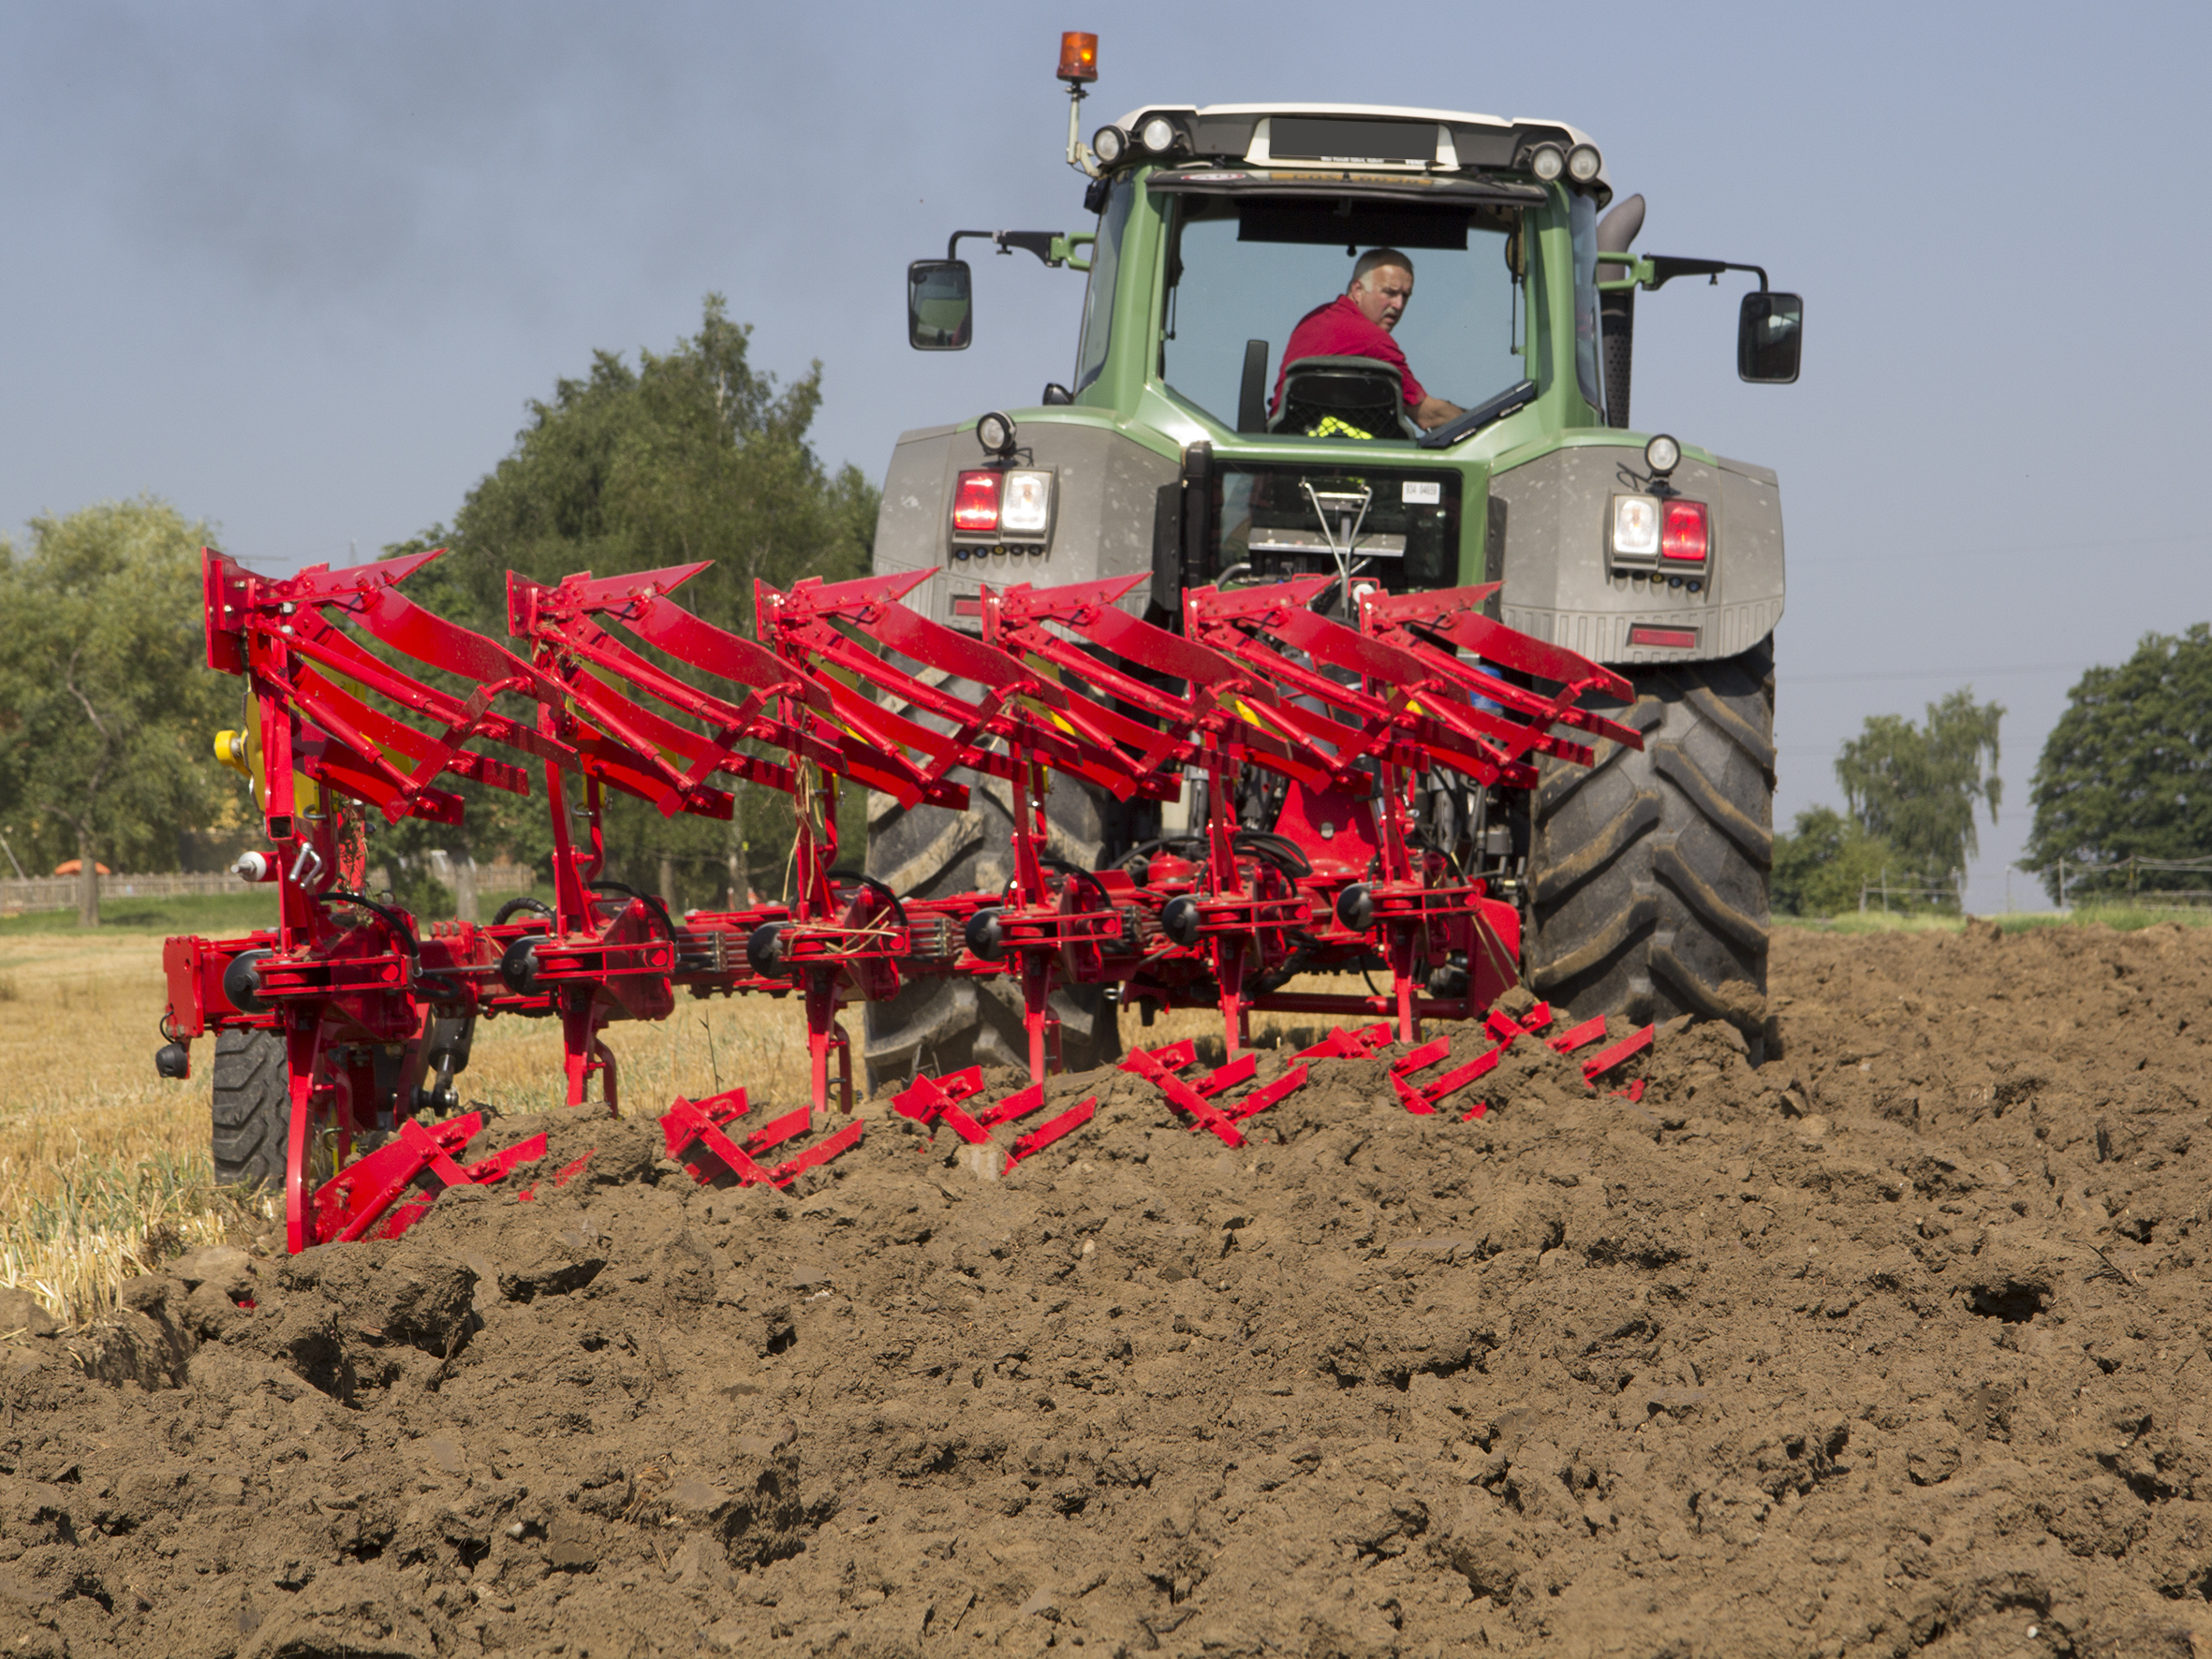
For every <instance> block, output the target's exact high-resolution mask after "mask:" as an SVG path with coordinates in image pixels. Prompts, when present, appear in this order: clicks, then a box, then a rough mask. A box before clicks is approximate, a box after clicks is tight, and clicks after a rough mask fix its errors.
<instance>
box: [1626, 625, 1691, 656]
mask: <svg viewBox="0 0 2212 1659" xmlns="http://www.w3.org/2000/svg"><path fill="white" fill-rule="evenodd" d="M1629 643H1630V645H1657V646H1659V647H1660V648H1661V649H1662V650H1666V651H1695V650H1696V649H1697V648H1698V631H1697V630H1696V629H1695V628H1654V627H1648V626H1646V625H1645V624H1643V623H1638V624H1636V625H1635V626H1633V627H1631V628H1630V630H1629Z"/></svg>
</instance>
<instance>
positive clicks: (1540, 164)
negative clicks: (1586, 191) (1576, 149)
mask: <svg viewBox="0 0 2212 1659" xmlns="http://www.w3.org/2000/svg"><path fill="white" fill-rule="evenodd" d="M1528 170H1529V171H1530V172H1532V173H1534V174H1535V175H1536V176H1537V177H1538V178H1540V179H1541V180H1542V181H1543V182H1544V183H1545V184H1550V183H1551V182H1552V181H1553V180H1554V179H1556V178H1557V177H1558V176H1559V175H1560V174H1561V173H1563V172H1565V171H1566V170H1567V153H1566V152H1565V151H1563V150H1561V149H1560V148H1559V146H1558V145H1556V144H1539V145H1537V147H1536V148H1535V149H1534V150H1533V151H1531V152H1530V153H1529V156H1528Z"/></svg>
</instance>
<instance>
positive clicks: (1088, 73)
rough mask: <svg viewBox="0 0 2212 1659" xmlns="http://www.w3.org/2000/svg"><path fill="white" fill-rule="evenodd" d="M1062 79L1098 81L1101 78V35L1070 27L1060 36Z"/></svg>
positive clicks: (1060, 71)
mask: <svg viewBox="0 0 2212 1659" xmlns="http://www.w3.org/2000/svg"><path fill="white" fill-rule="evenodd" d="M1059 74H1060V79H1061V80H1062V81H1096V80H1098V78H1099V37H1097V36H1096V35H1084V34H1081V33H1079V32H1077V31H1076V30H1073V29H1070V30H1069V31H1068V32H1067V33H1066V34H1065V35H1062V36H1061V37H1060V70H1059Z"/></svg>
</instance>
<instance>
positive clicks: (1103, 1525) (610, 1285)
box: [0, 926, 2212, 1659]
mask: <svg viewBox="0 0 2212 1659" xmlns="http://www.w3.org/2000/svg"><path fill="white" fill-rule="evenodd" d="M1774 985H1775V991H1776V995H1775V998H1774V1005H1773V1010H1772V1019H1771V1020H1770V1022H1769V1026H1768V1028H1767V1032H1766V1034H1765V1035H1766V1042H1765V1049H1766V1052H1767V1055H1768V1058H1767V1060H1766V1063H1765V1064H1763V1065H1762V1066H1760V1067H1758V1068H1756V1069H1755V1068H1754V1067H1753V1066H1752V1065H1751V1064H1749V1063H1748V1055H1747V1047H1746V1044H1745V1042H1744V1040H1743V1038H1742V1037H1741V1036H1740V1035H1738V1034H1737V1033H1736V1032H1735V1031H1734V1030H1733V1028H1731V1027H1728V1026H1725V1025H1698V1026H1690V1027H1688V1028H1685V1029H1679V1030H1668V1031H1665V1032H1662V1034H1661V1035H1660V1036H1659V1042H1658V1044H1657V1047H1656V1049H1655V1050H1654V1051H1653V1052H1652V1053H1651V1054H1649V1055H1648V1056H1645V1057H1644V1058H1643V1059H1640V1060H1638V1061H1636V1062H1634V1063H1632V1064H1631V1066H1630V1072H1629V1073H1628V1074H1624V1075H1633V1074H1634V1073H1635V1072H1637V1071H1638V1070H1639V1069H1640V1070H1641V1073H1642V1075H1643V1076H1644V1079H1645V1082H1646V1091H1645V1093H1644V1095H1643V1097H1642V1099H1641V1101H1640V1102H1631V1101H1630V1100H1628V1099H1625V1098H1621V1097H1620V1096H1618V1095H1616V1094H1612V1093H1601V1094H1592V1093H1590V1092H1589V1091H1587V1090H1585V1088H1583V1086H1582V1084H1581V1079H1580V1075H1579V1072H1578V1070H1577V1069H1576V1067H1575V1066H1574V1065H1573V1064H1572V1063H1571V1061H1568V1060H1565V1059H1562V1058H1561V1057H1559V1056H1556V1055H1554V1054H1552V1053H1551V1052H1550V1051H1549V1050H1545V1049H1543V1048H1542V1047H1541V1045H1539V1044H1536V1043H1533V1042H1526V1041H1525V1042H1523V1043H1521V1044H1519V1045H1517V1046H1516V1048H1515V1050H1514V1051H1513V1053H1512V1056H1511V1057H1510V1058H1509V1059H1508V1061H1507V1063H1506V1064H1504V1065H1503V1066H1501V1067H1500V1068H1499V1070H1498V1071H1497V1072H1496V1073H1495V1074H1493V1075H1492V1077H1490V1078H1488V1079H1484V1081H1483V1083H1482V1085H1481V1086H1480V1093H1481V1094H1482V1095H1483V1096H1484V1097H1486V1098H1487V1099H1488V1100H1489V1102H1490V1103H1491V1105H1492V1108H1493V1109H1492V1110H1491V1111H1490V1112H1489V1114H1488V1115H1487V1116H1486V1117H1483V1118H1482V1119H1480V1120H1479V1121H1474V1122H1468V1121H1465V1120H1463V1118H1462V1117H1461V1115H1460V1113H1459V1111H1458V1110H1449V1111H1446V1112H1442V1113H1439V1114H1438V1115H1435V1116H1432V1117H1417V1116H1414V1115H1411V1114H1409V1113H1408V1112H1407V1111H1406V1110H1404V1109H1403V1108H1401V1107H1400V1106H1399V1105H1398V1104H1397V1102H1396V1100H1395V1099H1394V1095H1393V1094H1392V1092H1391V1090H1390V1088H1389V1086H1388V1082H1387V1079H1386V1076H1385V1074H1384V1071H1383V1067H1382V1064H1381V1063H1379V1062H1378V1061H1372V1060H1369V1061H1357V1062H1353V1061H1344V1062H1331V1063H1328V1064H1321V1065H1318V1066H1317V1067H1316V1068H1315V1070H1314V1073H1313V1076H1312V1079H1311V1080H1310V1081H1309V1083H1308V1085H1307V1086H1306V1087H1305V1089H1304V1090H1302V1091H1300V1092H1299V1093H1297V1094H1293V1095H1291V1096H1290V1098H1289V1099H1287V1100H1285V1101H1283V1102H1282V1103H1281V1104H1279V1105H1277V1106H1276V1107H1274V1108H1271V1109H1269V1110H1267V1111H1265V1112H1264V1113H1262V1114H1261V1115H1260V1116H1258V1117H1257V1118H1255V1119H1253V1120H1251V1121H1250V1122H1249V1123H1248V1124H1247V1128H1248V1129H1249V1132H1250V1144H1248V1145H1247V1146H1246V1147H1244V1148H1242V1149H1234V1150H1232V1149H1231V1148H1229V1147H1226V1146H1224V1145H1223V1144H1222V1143H1221V1142H1220V1141H1219V1140H1218V1139H1217V1138H1215V1137H1214V1136H1212V1135H1210V1134H1208V1133H1205V1132H1203V1131H1200V1132H1197V1133H1192V1132H1190V1131H1188V1130H1187V1129H1186V1128H1185V1127H1184V1126H1182V1124H1180V1123H1178V1122H1177V1120H1176V1119H1175V1118H1174V1117H1173V1115H1172V1112H1171V1111H1170V1109H1169V1108H1168V1107H1167V1105H1166V1103H1165V1101H1164V1099H1163V1098H1162V1097H1161V1096H1160V1094H1158V1092H1157V1091H1156V1090H1154V1089H1153V1088H1152V1087H1151V1085H1149V1084H1145V1083H1143V1082H1141V1081H1140V1080H1139V1079H1135V1078H1133V1077H1126V1076H1119V1075H1116V1074H1111V1073H1108V1074H1099V1075H1097V1076H1094V1077H1091V1078H1088V1079H1067V1080H1064V1081H1062V1082H1060V1083H1058V1084H1056V1085H1055V1088H1054V1100H1055V1101H1059V1100H1062V1099H1065V1098H1069V1097H1071V1096H1072V1095H1075V1094H1082V1093H1084V1092H1095V1093H1096V1094H1098V1096H1099V1109H1098V1116H1097V1118H1096V1120H1095V1121H1094V1122H1092V1123H1090V1124H1088V1125H1087V1126H1086V1127H1084V1128H1083V1129H1081V1130H1079V1131H1077V1132H1076V1133H1074V1134H1073V1135H1071V1136H1069V1138H1067V1139H1066V1140H1064V1141H1062V1142H1061V1143H1059V1144H1058V1145H1056V1146H1054V1147H1053V1148H1052V1149H1050V1150H1049V1151H1047V1152H1041V1153H1040V1154H1039V1155H1037V1156H1036V1157H1034V1158H1032V1159H1030V1160H1029V1161H1028V1162H1026V1163H1025V1164H1023V1165H1022V1166H1021V1167H1019V1168H1018V1169H1017V1170H1016V1171H1015V1172H1014V1173H1013V1174H1012V1175H1010V1176H1009V1177H1007V1178H1006V1179H1003V1180H995V1181H994V1180H991V1179H987V1178H986V1176H985V1175H984V1174H983V1173H981V1172H980V1171H979V1170H978V1168H976V1167H974V1165H975V1163H976V1160H974V1159H972V1158H969V1159H966V1160H964V1159H963V1158H962V1157H961V1156H960V1155H959V1153H958V1147H959V1144H960V1143H959V1142H957V1141H956V1140H955V1139H954V1138H953V1137H952V1136H951V1133H950V1132H942V1133H940V1134H939V1136H938V1137H937V1138H936V1140H935V1142H934V1143H933V1142H931V1141H930V1140H929V1139H928V1138H927V1137H925V1136H924V1135H923V1134H922V1132H921V1131H920V1130H918V1129H917V1128H915V1127H914V1126H913V1125H910V1124H908V1123H906V1122H905V1120H903V1119H899V1118H896V1117H894V1116H892V1115H890V1114H889V1113H888V1112H885V1111H881V1110H879V1109H877V1110H872V1111H871V1114H870V1115H871V1122H870V1124H869V1129H868V1135H867V1138H866V1140H865V1141H864V1142H863V1145H862V1146H861V1147H860V1148H859V1149H858V1150H857V1151H855V1152H851V1153H849V1154H848V1155H847V1156H846V1157H845V1158H843V1159H842V1160H840V1161H839V1162H837V1163H836V1164H834V1165H832V1166H830V1167H828V1168H826V1169H824V1170H820V1171H817V1172H814V1173H811V1174H809V1175H807V1176H805V1177H803V1178H802V1179H801V1181H800V1182H798V1183H797V1184H796V1185H795V1186H794V1188H793V1189H792V1190H791V1191H789V1192H788V1193H777V1192H774V1191H771V1190H765V1189H762V1188H758V1187H755V1188H746V1189H729V1190H715V1189H712V1188H705V1187H700V1186H697V1185H695V1184H694V1183H693V1182H692V1181H691V1180H690V1179H689V1178H688V1177H687V1176H686V1175H685V1174H684V1173H683V1172H682V1171H681V1170H680V1169H679V1168H678V1167H676V1166H675V1165H673V1164H671V1163H668V1162H666V1161H665V1160H664V1159H663V1158H662V1156H661V1153H662V1151H663V1149H662V1147H661V1144H660V1141H659V1138H658V1134H657V1130H656V1126H655V1124H654V1123H652V1122H651V1121H649V1120H648V1121H645V1122H642V1123H638V1122H627V1123H609V1122H607V1121H606V1120H604V1119H600V1120H597V1121H583V1122H563V1123H554V1124H553V1125H552V1129H551V1133H552V1136H553V1152H552V1154H551V1155H550V1156H549V1158H548V1159H547V1160H546V1161H545V1162H544V1163H542V1164H540V1165H538V1166H536V1167H534V1168H531V1169H525V1170H524V1171H520V1172H518V1173H517V1175H516V1176H514V1177H511V1178H509V1182H507V1183H505V1184H504V1185H502V1186H500V1187H486V1188H479V1189H473V1190H467V1191H458V1192H455V1193H453V1194H449V1195H448V1196H447V1197H444V1198H443V1199H441V1200H440V1201H439V1202H438V1203H437V1204H436V1206H435V1208H434V1209H433V1210H432V1211H430V1213H429V1215H428V1216H427V1218H426V1219H425V1220H424V1221H423V1222H422V1224H421V1225H420V1226H418V1227H417V1228H416V1229H415V1231H414V1232H413V1233H412V1234H410V1235H409V1236H408V1237H407V1238H406V1239H405V1240H403V1241H398V1242H396V1243H386V1244H373V1245H352V1246H335V1247H330V1248H326V1249H323V1250H320V1251H317V1252H313V1253H311V1254H309V1255H305V1256H302V1257H299V1258H296V1259H291V1260H285V1259H280V1258H270V1257H267V1256H264V1255H256V1254H253V1253H251V1252H245V1251H241V1252H229V1253H226V1250H225V1248H224V1247H217V1248H216V1249H214V1250H212V1251H205V1252H201V1253H199V1254H198V1255H195V1256H192V1257H187V1258H184V1259H180V1260H178V1261H175V1262H172V1263H170V1270H168V1271H167V1272H166V1273H165V1274H164V1275H162V1276H158V1277H154V1278H148V1279H142V1280H139V1281H135V1282H133V1285H132V1286H131V1287H130V1291H129V1295H128V1298H127V1300H128V1304H129V1307H128V1311H126V1312H125V1313H122V1314H118V1315H116V1316H115V1317H114V1318H113V1319H111V1320H110V1321H107V1322H104V1323H103V1324H102V1325H101V1326H99V1327H97V1328H95V1329H90V1330H87V1331H82V1332H76V1333H68V1332H64V1333H60V1334H49V1335H38V1334H36V1333H27V1334H22V1335H19V1336H16V1337H14V1338H12V1339H11V1340H8V1341H6V1342H4V1343H0V1387H4V1393H0V1652H7V1653H15V1654H23V1653H44V1654H59V1653H63V1652H67V1653H70V1654H74V1655H80V1656H83V1655H93V1654H106V1653H131V1654H140V1653H149V1654H150V1653H162V1654H179V1655H193V1654H209V1655H214V1654H231V1653H239V1654H250V1655H312V1654H332V1655H348V1656H355V1659H360V1656H367V1655H430V1654H453V1653H475V1652H479V1651H481V1652H514V1653H524V1654H528V1653H564V1654H584V1653H590V1654H607V1655H617V1654H622V1655H627V1654H659V1653H681V1654H692V1653H700V1652H750V1653H766V1654H788V1655H793V1656H798V1655H814V1654H835V1653H840V1652H842V1653H849V1654H852V1655H856V1656H858V1655H876V1654H882V1655H891V1654H901V1653H909V1652H911V1653H929V1652H964V1651H981V1650H983V1649H986V1648H991V1647H999V1648H1005V1649H1012V1650H1017V1651H1020V1652H1037V1651H1039V1650H1041V1649H1045V1648H1057V1649H1062V1650H1069V1649H1082V1650H1088V1651H1092V1652H1099V1653H1100V1654H1118V1653H1123V1652H1151V1651H1156V1650H1157V1651H1166V1652H1175V1653H1190V1654H1197V1653H1200V1652H1216V1653H1220V1654H1234V1653H1246V1652H1263V1651H1265V1652H1274V1651H1279V1652H1288V1653H1296V1654H1301V1655H1316V1656H1319V1655H1335V1654H1397V1653H1407V1654H1433V1653H1443V1652H1467V1651H1482V1650H1488V1651H1494V1652H1505V1653H1544V1654H1582V1653H1590V1654H1597V1653H1604V1654H1620V1655H1629V1656H1631V1659H1634V1656H1651V1659H1657V1656H1659V1655H1682V1656H1688V1655H1703V1654H1730V1655H1734V1654H1755V1653H1774V1654H1801V1653H1806V1654H1809V1653H1825V1654H1836V1653H1851V1654H1895V1653H1906V1652H1926V1653H1930V1654H1941V1655H1969V1654H1974V1655H1981V1654H1990V1655H1994V1654H2004V1653H2021V1654H2028V1653H2033V1654H2042V1653H2053V1654H2061V1653H2095V1654H2128V1655H2136V1654H2172V1655H2176V1656H2179V1655H2185V1654H2191V1653H2201V1652H2205V1648H2206V1646H2207V1645H2208V1644H2212V1604H2208V1603H2207V1596H2208V1595H2212V1438H2208V1437H2207V1431H2208V1429H2212V1405H2208V1404H2207V1391H2208V1388H2212V1356H2208V1355H2207V1352H2206V1340H2207V1336H2208V1334H2212V1266H2208V1265H2207V1264H2206V1263H2205V1262H2204V1261H2203V1260H2201V1259H2200V1257H2201V1255H2202V1254H2203V1241H2204V1240H2205V1238H2206V1236H2207V1235H2206V1230H2205V1229H2206V1210H2205V1206H2206V1197H2205V1191H2206V1184H2207V1175H2208V1174H2212V1050H2207V1048H2206V1046H2205V1039H2206V1035H2207V1034H2208V1033H2212V1013H2208V1011H2207V1006H2206V1005H2207V992H2208V991H2212V932H2184V931H2182V930H2180V929H2177V928H2154V929H2151V930H2149V931H2146V932H2138V933H2130V934H2116V933H2108V932H2098V931H2089V930H2072V929H2069V930H2053V931H2049V932H2030V933H2019V934H2009V935H2004V936H1999V935H1998V933H1997V932H1996V930H1995V929H1994V928H1988V927H1982V926H1976V927H1975V928H1973V929H1971V930H1970V931H1969V932H1968V933H1966V934H1964V935H1960V934H1935V933H1929V934H1918V935H1907V936H1896V935H1891V936H1874V937H1865V936H1861V937H1826V936H1821V935H1818V934H1812V933H1806V932H1791V933H1786V934H1784V935H1782V936H1781V937H1779V938H1778V939H1777V943H1776V948H1775V965H1774ZM1477 1046H1478V1039H1477V1037H1476V1035H1475V1034H1473V1033H1463V1034H1461V1035H1460V1037H1459V1038H1458V1052H1459V1053H1460V1054H1462V1055H1465V1054H1469V1053H1472V1052H1474V1051H1475V1050H1476V1048H1477ZM1275 1064H1279V1061H1276V1060H1275V1059H1274V1058H1273V1057H1271V1064H1270V1065H1269V1066H1265V1067H1263V1068H1262V1075H1263V1076H1264V1075H1266V1074H1267V1072H1268V1071H1269V1070H1271V1069H1273V1068H1274V1065H1275ZM1619 1080H1620V1079H1617V1078H1616V1079H1608V1082H1609V1083H1614V1084H1615V1085H1617V1083H1618V1081H1619ZM1473 1093H1474V1092H1470V1096H1467V1097H1462V1101H1461V1103H1460V1104H1462V1105H1464V1104H1465V1102H1466V1100H1467V1098H1469V1097H1471V1095H1472V1094H1473ZM533 1126H535V1125H533V1124H531V1123H520V1124H518V1123H516V1122H515V1121H514V1120H506V1121H502V1122H500V1123H496V1124H494V1131H495V1132H496V1133H494V1134H488V1135H487V1137H486V1138H485V1140H484V1142H483V1144H484V1145H485V1146H487V1147H488V1146H490V1145H492V1144H494V1142H500V1143H503V1142H505V1141H507V1140H510V1139H512V1138H516V1137H517V1136H518V1135H519V1134H521V1133H524V1132H526V1131H527V1130H528V1129H529V1128H531V1127H533ZM1000 1136H1001V1138H1002V1139H1009V1140H1010V1138H1011V1134H1010V1131H1008V1130H1001V1131H1000ZM595 1145H596V1147H597V1152H595V1153H594V1156H593V1158H592V1160H591V1162H590V1163H589V1164H588V1165H587V1166H586V1167H585V1169H584V1171H583V1173H582V1174H581V1175H579V1176H577V1177H576V1178H575V1179H573V1180H571V1181H569V1182H568V1183H567V1184H565V1185H562V1186H558V1187H556V1186H554V1185H553V1181H552V1179H551V1177H552V1174H553V1171H554V1170H555V1169H556V1168H558V1167H561V1166H563V1165H565V1164H567V1163H568V1161H569V1160H571V1159H572V1158H574V1157H575V1156H576V1155H577V1154H578V1153H579V1152H581V1151H582V1150H583V1149H584V1148H586V1147H591V1146H595ZM533 1179H535V1182H536V1192H535V1197H533V1199H532V1200H531V1201H529V1202H526V1203H525V1202H518V1201H517V1200H516V1198H515V1197H514V1194H515V1191H516V1189H517V1188H518V1187H520V1186H522V1185H523V1184H524V1183H525V1182H529V1181H531V1180H533ZM248 1304H250V1305H248ZM8 1311H9V1310H8V1309H7V1308H0V1315H5V1314H7V1313H8ZM15 1314H16V1317H14V1318H13V1319H10V1318H7V1317H0V1330H6V1329H8V1328H9V1327H10V1326H11V1325H13V1324H29V1325H34V1326H35V1325H37V1319H36V1317H34V1316H33V1315H32V1314H30V1313H29V1312H28V1311H27V1310H25V1309H23V1308H22V1307H20V1306H19V1307H17V1308H16V1309H15Z"/></svg>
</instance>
